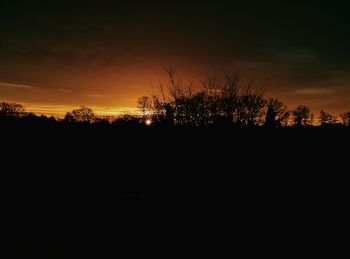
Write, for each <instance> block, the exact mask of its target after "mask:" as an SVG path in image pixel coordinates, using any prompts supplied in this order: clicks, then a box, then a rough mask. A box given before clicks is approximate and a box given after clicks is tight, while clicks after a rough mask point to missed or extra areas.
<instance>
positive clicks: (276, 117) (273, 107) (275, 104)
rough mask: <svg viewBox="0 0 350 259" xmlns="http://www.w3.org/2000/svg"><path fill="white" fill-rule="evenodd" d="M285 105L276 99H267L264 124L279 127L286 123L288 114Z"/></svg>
mask: <svg viewBox="0 0 350 259" xmlns="http://www.w3.org/2000/svg"><path fill="white" fill-rule="evenodd" d="M287 109H288V108H287V106H286V105H284V104H283V103H282V102H281V101H279V100H278V99H269V100H268V102H267V111H266V116H265V126H266V127H269V128H279V127H281V126H285V125H287V124H288V119H289V116H290V113H289V111H288V110H287Z"/></svg>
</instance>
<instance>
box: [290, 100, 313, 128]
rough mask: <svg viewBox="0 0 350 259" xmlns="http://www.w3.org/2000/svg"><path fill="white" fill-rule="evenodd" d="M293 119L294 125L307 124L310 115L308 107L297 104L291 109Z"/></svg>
mask: <svg viewBox="0 0 350 259" xmlns="http://www.w3.org/2000/svg"><path fill="white" fill-rule="evenodd" d="M292 114H293V120H294V123H295V125H296V126H299V127H300V126H306V125H309V123H310V120H311V117H310V108H309V107H307V106H305V105H299V106H298V107H297V108H295V109H294V110H293V111H292Z"/></svg>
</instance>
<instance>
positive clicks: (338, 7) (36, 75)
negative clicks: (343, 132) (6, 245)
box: [0, 0, 350, 114]
mask: <svg viewBox="0 0 350 259" xmlns="http://www.w3.org/2000/svg"><path fill="white" fill-rule="evenodd" d="M348 12H349V8H348V6H346V1H337V0H333V1H322V0H319V1H308V0H284V1H283V0H279V1H275V0H265V1H262V0H251V1H246V0H240V1H235V0H231V1H222V0H215V1H214V0H212V1H203V0H202V1H192V0H187V1H182V0H177V1H152V0H149V1H137V0H135V1H118V0H115V1H107V0H99V1H97V0H96V1H89V0H85V1H80V0H75V1H73V0H70V1H66V0H59V1H55V0H52V1H49V0H43V1H39V0H8V1H7V0H1V2H0V101H13V102H19V103H22V104H24V105H25V106H26V107H27V108H28V110H33V111H36V112H39V113H40V112H43V113H49V114H63V113H64V112H66V111H67V110H70V109H72V108H73V107H76V106H79V105H87V106H90V107H92V108H94V109H95V110H97V111H98V112H99V113H105V114H115V113H118V112H126V111H132V109H134V108H135V106H136V100H137V98H138V97H141V96H143V95H149V94H151V93H152V84H157V83H158V81H159V80H165V78H164V76H165V75H164V72H163V68H164V67H165V66H167V65H173V66H175V67H176V68H177V70H178V72H179V74H180V75H183V76H184V77H185V78H190V79H192V80H194V81H195V80H200V79H201V77H202V75H203V74H204V73H205V71H208V70H209V69H212V68H217V69H219V70H221V69H222V70H229V69H235V68H239V69H240V70H241V71H242V72H243V74H244V75H245V76H246V77H248V78H255V79H256V80H257V82H259V83H260V84H261V85H264V86H266V87H265V88H266V90H267V95H272V96H275V97H279V98H280V99H281V100H282V101H284V102H285V103H286V104H287V105H288V106H289V107H290V108H293V107H294V106H296V105H297V104H306V105H309V106H310V107H311V108H312V109H313V110H314V112H315V113H317V112H318V111H319V110H320V109H325V110H327V111H330V112H333V113H335V114H339V113H340V112H344V111H347V110H350V49H349V48H350V16H349V14H348Z"/></svg>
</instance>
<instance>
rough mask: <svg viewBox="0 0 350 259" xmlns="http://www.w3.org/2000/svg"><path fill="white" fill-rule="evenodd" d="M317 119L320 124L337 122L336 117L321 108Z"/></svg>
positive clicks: (326, 124) (325, 124)
mask: <svg viewBox="0 0 350 259" xmlns="http://www.w3.org/2000/svg"><path fill="white" fill-rule="evenodd" d="M319 121H320V123H321V125H322V126H329V125H334V124H337V122H338V120H337V117H335V116H333V115H332V114H329V113H328V112H325V111H323V110H322V111H321V112H320V116H319Z"/></svg>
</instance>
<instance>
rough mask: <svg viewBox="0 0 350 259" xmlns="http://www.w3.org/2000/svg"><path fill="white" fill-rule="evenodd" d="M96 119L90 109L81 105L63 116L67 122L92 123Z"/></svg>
mask: <svg viewBox="0 0 350 259" xmlns="http://www.w3.org/2000/svg"><path fill="white" fill-rule="evenodd" d="M95 119H96V117H95V115H94V113H93V111H92V109H90V108H88V107H85V106H81V107H80V108H79V109H76V110H73V111H72V112H68V113H67V114H66V116H65V121H67V122H85V123H92V122H94V121H95Z"/></svg>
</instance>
